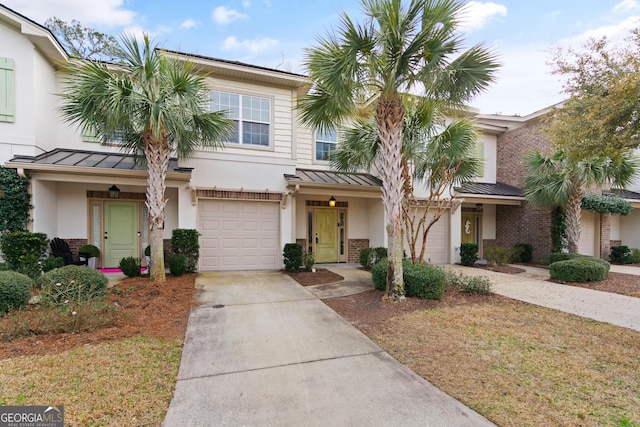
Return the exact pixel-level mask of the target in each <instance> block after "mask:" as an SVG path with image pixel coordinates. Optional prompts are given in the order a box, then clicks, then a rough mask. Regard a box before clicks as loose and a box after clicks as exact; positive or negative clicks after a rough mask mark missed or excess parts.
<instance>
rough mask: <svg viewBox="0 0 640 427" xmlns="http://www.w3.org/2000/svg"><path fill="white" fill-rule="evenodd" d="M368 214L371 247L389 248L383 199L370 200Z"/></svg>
mask: <svg viewBox="0 0 640 427" xmlns="http://www.w3.org/2000/svg"><path fill="white" fill-rule="evenodd" d="M367 213H368V216H369V246H371V247H372V248H374V247H378V246H385V247H386V246H387V233H386V230H385V222H384V206H383V205H382V199H381V198H379V199H369V200H368V201H367Z"/></svg>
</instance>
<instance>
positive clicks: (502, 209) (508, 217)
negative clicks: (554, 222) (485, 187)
mask: <svg viewBox="0 0 640 427" xmlns="http://www.w3.org/2000/svg"><path fill="white" fill-rule="evenodd" d="M485 242H487V241H485ZM516 243H530V244H531V245H532V246H533V259H534V261H537V260H539V259H541V258H542V257H544V256H546V255H548V254H549V253H550V252H551V212H550V211H549V210H548V209H542V208H538V207H535V206H532V205H529V204H525V205H523V206H502V205H499V206H497V207H496V239H495V240H494V241H489V246H504V247H505V248H510V247H511V246H513V245H515V244H516ZM489 246H487V244H486V243H485V248H487V247H489Z"/></svg>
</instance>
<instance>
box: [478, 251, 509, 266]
mask: <svg viewBox="0 0 640 427" xmlns="http://www.w3.org/2000/svg"><path fill="white" fill-rule="evenodd" d="M484 257H485V258H486V259H487V262H489V264H496V265H505V264H506V263H508V262H509V261H510V259H511V251H510V250H509V249H507V248H505V247H502V246H492V247H490V248H487V249H485V251H484Z"/></svg>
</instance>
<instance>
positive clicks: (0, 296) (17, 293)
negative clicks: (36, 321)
mask: <svg viewBox="0 0 640 427" xmlns="http://www.w3.org/2000/svg"><path fill="white" fill-rule="evenodd" d="M34 284H35V283H34V281H33V279H31V278H30V277H29V276H27V275H26V274H21V273H17V272H15V271H0V314H4V313H6V312H8V311H9V310H16V309H19V308H22V307H24V306H26V305H27V304H28V303H29V299H30V298H31V291H32V290H33V286H34Z"/></svg>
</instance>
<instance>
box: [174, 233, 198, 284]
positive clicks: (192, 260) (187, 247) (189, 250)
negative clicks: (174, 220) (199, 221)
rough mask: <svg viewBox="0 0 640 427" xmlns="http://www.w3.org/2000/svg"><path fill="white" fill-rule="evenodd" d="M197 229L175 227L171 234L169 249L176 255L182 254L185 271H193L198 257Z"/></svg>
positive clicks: (196, 265)
mask: <svg viewBox="0 0 640 427" xmlns="http://www.w3.org/2000/svg"><path fill="white" fill-rule="evenodd" d="M199 237H200V233H199V232H198V230H195V229H190V228H176V229H174V230H173V231H172V234H171V250H173V253H174V254H176V255H184V260H185V265H186V268H187V273H195V272H196V270H197V267H198V260H199V259H200V243H199V242H198V238H199Z"/></svg>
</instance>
